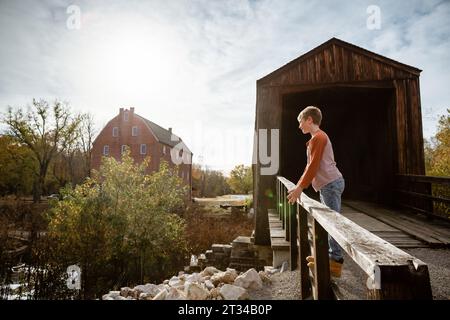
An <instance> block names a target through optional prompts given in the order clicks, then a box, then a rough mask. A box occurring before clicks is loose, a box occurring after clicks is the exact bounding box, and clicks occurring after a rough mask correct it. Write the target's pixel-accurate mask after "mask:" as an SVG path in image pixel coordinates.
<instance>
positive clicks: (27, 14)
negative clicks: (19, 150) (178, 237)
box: [0, 0, 450, 171]
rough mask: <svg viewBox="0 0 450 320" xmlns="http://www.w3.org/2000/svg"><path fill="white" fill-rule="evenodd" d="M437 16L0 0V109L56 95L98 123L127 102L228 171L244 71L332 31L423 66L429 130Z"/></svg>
mask: <svg viewBox="0 0 450 320" xmlns="http://www.w3.org/2000/svg"><path fill="white" fill-rule="evenodd" d="M70 5H75V6H76V7H75V10H78V9H79V10H80V12H81V14H80V17H81V20H80V24H79V25H78V24H77V23H76V21H78V20H76V11H73V8H74V7H69V6H70ZM370 5H377V6H378V7H379V8H380V13H381V26H380V29H374V30H370V29H369V28H367V19H368V17H369V15H370V13H367V8H368V7H369V6H370ZM74 19H75V20H74ZM74 21H75V23H74ZM448 21H450V2H449V1H433V0H430V1H429V0H427V1H409V0H408V1H374V0H370V1H342V0H340V1H280V0H276V1H275V0H273V1H270V0H261V1H258V0H254V1H246V0H239V1H213V0H205V1H176V0H170V1H162V0H161V1H131V0H128V1H99V0H96V1H62V0H61V1H20V0H11V1H5V0H0V44H1V46H0V48H1V49H0V112H5V111H6V109H7V106H8V105H11V106H13V107H16V106H26V105H27V104H29V103H30V102H31V101H32V99H33V98H45V99H50V100H53V99H55V98H59V99H62V100H66V101H68V102H69V103H70V105H71V107H72V109H73V110H76V111H83V112H87V111H89V112H91V113H92V114H93V116H94V118H95V120H96V125H97V128H98V130H100V129H101V128H102V127H103V126H104V125H105V124H106V123H107V121H108V120H109V119H111V118H112V117H114V116H115V115H116V114H117V113H118V111H119V108H120V107H125V108H128V107H135V110H136V113H138V114H140V115H141V116H143V117H146V118H148V119H149V120H151V121H153V122H156V123H157V124H159V125H161V126H163V127H165V128H168V127H172V128H173V131H174V133H176V134H177V135H179V136H181V137H182V138H183V140H184V141H185V142H186V144H187V145H188V146H189V148H190V149H191V150H192V151H193V152H194V162H203V164H207V165H209V166H211V167H212V168H215V169H222V170H225V171H228V170H229V169H230V168H231V167H233V166H234V165H235V164H238V163H245V164H250V162H251V154H252V144H253V128H254V121H255V92H256V80H257V79H259V78H261V77H263V76H264V75H266V74H268V73H270V72H271V71H273V70H275V69H277V68H278V67H280V66H282V65H283V64H285V63H287V62H289V61H290V60H292V59H294V58H296V57H298V56H299V55H301V54H303V53H305V52H307V51H309V50H310V49H312V48H314V47H316V46H317V45H319V44H321V43H323V42H325V41H327V40H329V39H330V38H331V37H337V38H340V39H342V40H344V41H347V42H351V43H353V44H356V45H358V46H361V47H364V48H366V49H368V50H371V51H374V52H376V53H379V54H382V55H385V56H387V57H390V58H392V59H395V60H398V61H400V62H403V63H406V64H409V65H412V66H415V67H417V68H420V69H422V70H423V72H422V75H421V78H420V81H421V99H422V112H423V125H424V136H425V137H430V136H431V135H433V134H434V133H435V125H436V122H437V119H438V116H439V115H441V114H444V113H445V110H446V108H449V107H450V105H449V101H450V90H449V85H450V73H449V58H450V54H449V52H450V41H449V36H450V23H448ZM78 26H79V28H78ZM3 128H4V127H3Z"/></svg>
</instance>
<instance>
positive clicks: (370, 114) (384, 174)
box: [279, 87, 395, 204]
mask: <svg viewBox="0 0 450 320" xmlns="http://www.w3.org/2000/svg"><path fill="white" fill-rule="evenodd" d="M394 104H395V93H394V90H393V88H367V87H364V88H361V87H329V88H321V89H317V90H309V91H303V92H297V93H291V94H286V95H284V96H283V108H282V125H281V132H280V138H281V143H280V144H281V145H280V150H281V154H280V173H279V174H280V175H282V176H284V177H286V178H287V179H289V180H291V181H294V182H297V181H298V179H299V178H300V176H301V174H302V172H303V169H304V168H305V166H306V146H305V143H306V142H307V141H308V140H309V139H310V137H311V136H310V134H307V135H304V134H302V132H301V131H300V129H299V128H298V121H297V116H298V114H299V112H300V111H301V110H302V109H303V108H305V107H307V106H309V105H315V106H318V107H319V108H320V109H321V110H322V116H323V119H322V124H321V128H322V129H323V130H324V131H325V132H326V133H327V134H328V136H329V137H330V140H331V142H332V145H333V150H334V156H335V160H336V163H337V167H338V168H339V170H340V171H341V172H342V174H343V176H344V178H345V181H346V188H345V191H344V194H343V198H344V199H356V200H365V201H372V202H378V203H383V204H392V189H393V183H394V174H395V169H394V158H393V154H394V150H395V148H394V147H395V128H394V125H393V124H394V123H395V121H394V120H395V118H394ZM306 194H307V195H309V196H311V197H313V198H315V199H318V193H316V192H315V191H314V190H313V189H312V187H310V188H309V189H308V190H307V191H306Z"/></svg>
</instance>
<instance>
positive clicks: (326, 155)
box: [287, 106, 345, 277]
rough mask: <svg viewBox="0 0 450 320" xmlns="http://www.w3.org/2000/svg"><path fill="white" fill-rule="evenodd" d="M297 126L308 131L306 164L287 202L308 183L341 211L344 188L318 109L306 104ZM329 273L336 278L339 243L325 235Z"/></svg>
mask: <svg viewBox="0 0 450 320" xmlns="http://www.w3.org/2000/svg"><path fill="white" fill-rule="evenodd" d="M297 120H298V122H299V128H300V130H301V131H302V133H303V134H308V133H310V134H311V139H310V140H309V141H308V142H307V143H306V147H307V149H306V154H307V159H308V161H307V163H308V164H307V165H306V168H305V170H304V172H303V175H302V176H301V178H300V179H299V181H298V183H297V185H296V187H295V188H294V189H292V190H291V191H289V194H288V196H287V198H288V200H289V203H291V204H293V203H295V202H296V201H297V199H298V198H299V197H300V195H301V193H302V192H303V190H304V189H306V188H307V187H308V186H309V184H310V183H312V186H313V188H314V190H315V191H319V193H320V201H321V202H322V203H323V204H325V205H327V206H328V207H329V208H331V209H332V210H334V211H336V212H339V213H340V211H341V195H342V192H343V191H344V188H345V181H344V178H343V176H342V174H341V172H339V170H338V168H337V167H336V162H335V161H334V154H333V147H332V145H331V141H330V139H329V138H328V136H327V134H326V133H325V132H323V131H322V130H321V129H320V128H319V126H320V123H321V121H322V112H321V111H320V109H319V108H317V107H314V106H309V107H306V108H305V109H303V110H302V112H300V114H299V115H298V118H297ZM328 244H329V257H330V273H331V275H332V276H334V277H340V276H341V271H342V264H343V263H344V259H343V256H342V249H341V247H340V246H339V244H338V243H337V242H336V241H335V240H334V239H333V238H332V237H330V236H328ZM306 260H308V267H313V266H314V257H312V256H309V257H307V258H306Z"/></svg>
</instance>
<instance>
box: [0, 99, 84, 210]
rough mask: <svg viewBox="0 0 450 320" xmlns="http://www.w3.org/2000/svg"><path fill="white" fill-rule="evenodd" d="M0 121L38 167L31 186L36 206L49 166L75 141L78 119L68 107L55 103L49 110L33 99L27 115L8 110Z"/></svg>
mask: <svg viewBox="0 0 450 320" xmlns="http://www.w3.org/2000/svg"><path fill="white" fill-rule="evenodd" d="M3 121H4V122H5V123H6V124H7V125H8V127H9V128H8V134H9V135H11V136H13V137H14V138H16V139H17V140H18V141H19V142H21V143H23V144H25V145H27V146H28V148H30V150H31V151H32V153H33V155H34V157H35V159H36V161H37V163H38V166H37V170H36V172H35V181H34V185H33V200H34V202H38V201H40V198H41V195H42V192H43V189H44V183H45V177H46V175H47V171H48V167H49V164H50V162H51V161H52V160H53V159H54V158H55V157H56V156H58V155H59V154H61V153H62V152H64V150H66V148H67V147H68V146H70V145H72V144H73V142H74V141H75V140H76V139H77V137H78V127H79V124H80V121H81V116H80V115H76V116H73V115H72V114H71V112H70V110H69V107H68V105H67V103H64V102H61V101H58V100H55V101H54V103H53V105H52V106H50V105H49V103H48V102H47V101H45V100H43V99H41V100H36V99H33V104H32V106H31V108H29V109H28V111H27V112H26V113H25V112H24V111H23V110H22V108H18V109H17V110H13V109H12V107H9V108H8V113H7V115H6V117H5V118H4V120H3Z"/></svg>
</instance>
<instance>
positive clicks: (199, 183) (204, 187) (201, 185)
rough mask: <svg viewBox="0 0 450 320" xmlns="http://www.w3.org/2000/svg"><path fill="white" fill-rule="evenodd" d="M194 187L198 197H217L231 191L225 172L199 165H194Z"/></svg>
mask: <svg viewBox="0 0 450 320" xmlns="http://www.w3.org/2000/svg"><path fill="white" fill-rule="evenodd" d="M192 187H193V188H194V189H195V190H196V196H198V197H217V196H221V195H224V194H228V193H230V192H231V189H230V186H229V185H228V183H227V181H226V178H225V177H224V175H223V173H222V172H220V171H216V170H210V169H208V168H205V169H202V168H201V167H200V166H199V165H195V164H194V165H193V166H192Z"/></svg>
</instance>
